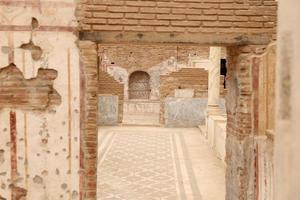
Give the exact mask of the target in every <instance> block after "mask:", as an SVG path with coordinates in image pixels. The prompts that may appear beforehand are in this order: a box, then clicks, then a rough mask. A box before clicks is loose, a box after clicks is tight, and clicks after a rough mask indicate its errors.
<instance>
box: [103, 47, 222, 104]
mask: <svg viewBox="0 0 300 200" xmlns="http://www.w3.org/2000/svg"><path fill="white" fill-rule="evenodd" d="M223 52H224V53H223V54H225V51H223ZM99 53H100V57H101V58H100V60H101V65H100V69H101V70H102V71H107V72H108V73H109V74H110V75H112V76H113V77H114V78H115V79H116V80H117V81H119V82H120V83H123V84H124V98H125V100H126V99H128V77H129V76H130V74H131V73H132V72H134V71H145V72H147V73H148V74H149V75H150V87H151V95H150V98H151V99H152V100H159V95H160V94H159V87H160V75H163V74H167V73H170V72H173V71H177V70H179V69H180V68H184V67H189V64H190V63H193V61H194V60H195V59H197V60H199V59H203V60H205V59H208V54H209V47H206V46H193V45H184V46H177V45H167V44H166V45H161V44H160V45H155V44H152V45H150V44H149V45H132V44H131V45H124V44H118V45H115V44H99ZM196 67H202V68H205V67H206V66H205V65H202V66H196Z"/></svg>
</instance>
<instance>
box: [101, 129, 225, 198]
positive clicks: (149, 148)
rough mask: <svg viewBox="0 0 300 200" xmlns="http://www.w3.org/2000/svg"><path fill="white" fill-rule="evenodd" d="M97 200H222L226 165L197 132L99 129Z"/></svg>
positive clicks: (191, 130) (192, 130)
mask: <svg viewBox="0 0 300 200" xmlns="http://www.w3.org/2000/svg"><path fill="white" fill-rule="evenodd" d="M99 140H100V141H99V144H100V147H99V159H98V191H97V192H98V195H97V196H98V199H99V200H224V199H225V166H224V164H223V163H222V161H220V160H219V159H217V158H216V156H215V154H214V152H213V151H212V150H211V148H210V147H209V146H208V145H207V144H206V143H205V142H204V141H203V140H202V139H201V136H200V132H199V129H196V128H188V129H182V128H160V127H132V126H130V127H121V126H120V127H100V128H99Z"/></svg>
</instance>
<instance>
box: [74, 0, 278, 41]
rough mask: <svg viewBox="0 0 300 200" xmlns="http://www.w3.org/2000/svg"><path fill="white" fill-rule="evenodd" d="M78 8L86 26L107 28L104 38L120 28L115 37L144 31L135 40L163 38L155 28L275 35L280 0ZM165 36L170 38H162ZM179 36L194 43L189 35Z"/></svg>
mask: <svg viewBox="0 0 300 200" xmlns="http://www.w3.org/2000/svg"><path fill="white" fill-rule="evenodd" d="M79 8H80V11H81V12H79V13H80V14H79V15H78V18H79V21H80V28H81V30H82V31H102V33H99V34H100V35H101V38H102V41H103V40H106V39H107V40H112V39H113V38H112V37H111V38H109V36H107V37H106V36H105V37H104V33H103V31H114V32H119V33H120V34H119V37H115V38H114V39H115V40H133V38H130V37H127V35H126V33H128V32H138V33H140V34H139V35H137V36H136V37H137V38H135V39H134V40H136V39H138V38H139V40H152V41H154V40H157V41H158V40H160V39H162V37H163V36H162V35H161V36H160V37H161V38H160V39H159V38H155V37H153V33H168V34H169V37H171V38H168V40H170V41H172V40H173V41H175V40H177V39H179V37H180V36H178V34H177V33H179V35H182V33H184V34H183V35H185V36H187V35H195V34H199V33H202V34H206V33H208V34H216V33H217V34H218V35H220V36H224V35H223V34H225V35H228V34H234V35H235V36H236V35H240V36H243V35H262V34H264V35H267V36H269V37H271V35H272V34H273V33H274V32H275V26H276V12H277V2H276V1H275V0H260V1H257V0H255V1H254V0H246V1H244V0H169V1H164V0H158V1H153V0H146V1H138V0H135V1H134V0H127V1H126V0H114V1H108V0H82V4H81V5H80V6H79ZM147 33H152V37H153V38H152V39H151V38H147ZM170 33H172V34H171V35H170ZM99 34H98V35H99ZM94 36H97V34H94ZM155 36H158V35H155ZM131 37H133V36H131ZM158 37H159V36H158ZM176 37H178V38H177V39H176ZM99 38H100V37H99ZM208 38H210V37H208ZM166 39H167V37H165V38H163V39H162V40H166ZM180 39H181V40H182V41H191V42H193V40H189V39H188V38H184V37H180ZM202 39H203V38H202ZM216 39H217V38H211V39H210V40H216ZM231 39H233V40H235V42H239V40H244V42H245V40H249V38H235V39H234V37H233V38H231ZM231 39H229V38H228V37H227V41H223V42H224V43H226V42H229V40H231ZM256 39H257V40H258V38H256ZM197 40H199V41H200V40H201V38H195V41H197ZM201 41H203V42H205V40H201ZM206 42H211V41H206ZM219 42H220V43H221V42H222V41H219ZM240 42H241V41H240ZM242 42H243V41H242Z"/></svg>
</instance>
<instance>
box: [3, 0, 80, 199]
mask: <svg viewBox="0 0 300 200" xmlns="http://www.w3.org/2000/svg"><path fill="white" fill-rule="evenodd" d="M75 7H76V5H75V3H74V1H73V0H63V1H45V0H41V1H14V0H11V1H0V68H3V67H5V66H7V65H9V64H10V63H14V64H15V65H16V67H17V69H18V70H19V71H20V72H21V73H22V75H23V76H24V78H25V79H31V78H34V77H36V76H37V74H38V70H39V68H45V69H49V70H52V71H53V72H55V73H57V77H56V78H55V79H54V80H52V81H53V88H54V89H55V90H56V91H57V93H58V94H59V95H60V97H61V99H60V100H61V102H59V103H58V104H56V105H55V106H53V107H51V108H48V107H47V108H46V109H43V110H39V111H33V110H32V109H31V108H26V109H25V108H24V107H23V106H18V107H17V109H15V108H14V106H13V105H8V104H7V105H3V104H1V110H0V121H1V123H0V138H1V140H0V196H1V197H3V198H5V199H13V200H15V199H20V196H22V195H24V194H25V193H26V192H24V191H27V196H26V199H79V172H80V171H79V160H80V154H79V142H80V137H79V132H80V127H79V126H80V121H79V119H80V92H79V91H80V85H79V55H78V48H77V45H76V43H75V41H76V40H77V38H76V36H75V35H74V34H73V31H74V30H75V27H76V18H75V16H74V12H75ZM32 17H34V18H35V20H32ZM32 21H33V24H32ZM32 30H33V31H32ZM30 39H32V42H33V43H34V45H36V46H37V47H40V49H41V50H42V54H41V55H40V56H41V57H39V55H37V56H36V57H34V56H32V51H31V50H30V48H29V49H28V48H26V46H25V47H24V44H28V43H29V41H30ZM21 45H23V47H24V48H19V47H20V46H21ZM18 77H20V76H18ZM40 77H41V78H43V77H42V76H40ZM41 83H42V82H41ZM6 89H8V90H9V88H7V87H6ZM14 89H15V90H17V89H18V86H17V87H16V88H14ZM33 89H34V88H33ZM33 89H31V90H30V88H29V90H30V92H31V94H32V96H31V98H32V101H31V102H35V100H34V99H35V98H36V100H37V99H39V95H38V93H36V92H35V91H34V90H33ZM25 92H26V91H25ZM16 94H17V93H16ZM17 95H18V94H17ZM20 95H22V94H21V93H20V94H19V95H18V97H17V96H16V98H20ZM24 95H25V94H24ZM1 98H2V97H1ZM1 98H0V101H1V102H3V100H4V99H1ZM15 103H18V102H17V101H16V102H15ZM12 179H13V180H12ZM17 187H18V188H19V189H16V188H17ZM21 188H23V189H24V190H22V189H21Z"/></svg>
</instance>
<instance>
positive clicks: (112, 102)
mask: <svg viewBox="0 0 300 200" xmlns="http://www.w3.org/2000/svg"><path fill="white" fill-rule="evenodd" d="M118 102H119V98H118V96H115V95H99V96H98V125H117V124H118V105H119V104H118Z"/></svg>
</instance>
